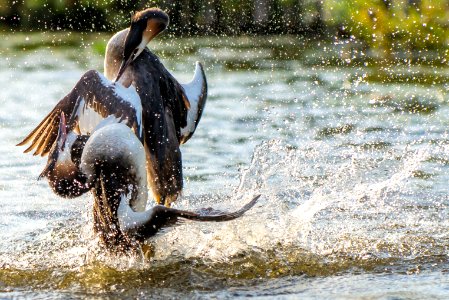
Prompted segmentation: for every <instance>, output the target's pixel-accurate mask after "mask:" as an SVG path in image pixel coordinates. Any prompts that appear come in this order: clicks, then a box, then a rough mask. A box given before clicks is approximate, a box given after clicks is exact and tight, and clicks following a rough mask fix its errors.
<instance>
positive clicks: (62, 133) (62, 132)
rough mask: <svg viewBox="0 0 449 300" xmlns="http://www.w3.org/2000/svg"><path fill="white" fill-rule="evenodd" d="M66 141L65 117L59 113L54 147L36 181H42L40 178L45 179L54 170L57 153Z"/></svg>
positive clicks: (62, 148)
mask: <svg viewBox="0 0 449 300" xmlns="http://www.w3.org/2000/svg"><path fill="white" fill-rule="evenodd" d="M66 140H67V126H66V120H65V115H64V113H63V112H61V117H60V120H59V129H58V136H57V137H56V145H55V146H54V148H53V149H52V151H51V152H50V154H49V155H48V162H47V165H46V166H45V168H44V170H43V171H42V172H41V174H40V175H39V177H38V178H37V180H40V179H42V177H47V175H48V174H49V173H50V172H51V170H53V169H54V168H55V165H56V162H57V161H58V157H59V153H60V152H62V151H64V147H65V142H66Z"/></svg>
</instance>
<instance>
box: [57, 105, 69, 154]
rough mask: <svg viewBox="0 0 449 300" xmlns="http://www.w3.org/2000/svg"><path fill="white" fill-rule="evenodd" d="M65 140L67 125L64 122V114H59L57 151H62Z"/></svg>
mask: <svg viewBox="0 0 449 300" xmlns="http://www.w3.org/2000/svg"><path fill="white" fill-rule="evenodd" d="M66 140H67V123H66V120H65V114H64V113H63V112H61V118H60V120H59V129H58V136H57V137H56V142H57V143H58V145H57V146H58V151H64V147H65V141H66Z"/></svg>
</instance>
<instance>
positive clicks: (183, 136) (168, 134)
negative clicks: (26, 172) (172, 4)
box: [18, 8, 207, 206]
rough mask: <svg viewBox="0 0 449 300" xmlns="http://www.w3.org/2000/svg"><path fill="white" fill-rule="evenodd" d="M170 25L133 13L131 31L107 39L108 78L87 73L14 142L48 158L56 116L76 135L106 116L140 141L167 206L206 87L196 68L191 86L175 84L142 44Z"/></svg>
mask: <svg viewBox="0 0 449 300" xmlns="http://www.w3.org/2000/svg"><path fill="white" fill-rule="evenodd" d="M168 23H169V18H168V15H167V14H166V13H165V12H163V11H162V10H160V9H157V8H149V9H146V10H143V11H141V12H138V13H136V14H135V15H134V16H133V17H132V19H131V26H130V28H127V29H125V30H122V31H120V32H118V33H117V34H115V35H114V36H113V37H112V38H111V39H110V40H109V42H108V45H107V48H106V55H105V64H104V68H105V75H106V77H104V76H103V75H101V74H100V73H99V72H97V71H88V72H86V73H85V74H84V75H83V76H82V77H81V79H80V80H79V81H78V83H77V84H76V85H75V87H74V88H73V90H72V91H71V92H70V93H69V94H68V95H67V96H65V97H64V98H63V99H61V100H60V101H59V103H58V104H57V105H56V106H55V108H54V109H53V110H52V111H51V112H50V113H49V114H48V115H47V116H46V117H45V118H44V120H43V121H42V122H41V123H40V124H39V125H38V126H37V127H36V128H35V129H34V130H33V131H32V132H31V133H30V134H28V136H27V137H26V138H25V139H24V140H23V141H22V142H20V143H19V144H18V145H19V146H21V145H25V144H28V143H30V144H31V145H30V146H29V147H28V148H27V149H26V150H25V152H29V151H32V150H35V152H34V155H43V156H44V155H47V154H48V153H49V151H50V149H51V147H52V146H53V144H54V142H55V140H56V137H57V132H58V127H59V123H60V115H61V112H63V113H64V114H65V115H66V116H67V117H68V121H67V126H68V128H69V130H74V132H76V133H78V134H81V135H89V134H91V132H92V130H93V128H95V126H96V125H97V124H98V123H99V122H103V121H102V120H104V119H107V120H108V121H107V122H109V123H113V122H119V123H125V124H126V125H127V126H129V127H131V128H133V129H134V132H135V134H136V135H137V136H138V137H139V139H140V140H141V141H142V142H143V145H144V149H145V154H146V170H147V178H148V184H149V186H150V188H151V191H152V194H153V196H154V198H155V200H156V202H157V203H158V204H164V205H166V206H170V203H172V202H173V201H175V200H176V199H177V197H178V196H179V194H180V192H181V191H182V188H183V178H182V158H181V152H180V149H179V146H180V145H181V144H183V143H185V142H186V141H187V140H188V139H189V138H190V137H191V136H192V135H193V133H194V132H195V129H196V127H197V125H198V122H199V121H200V118H201V115H202V112H203V109H204V106H205V103H206V98H207V82H206V77H205V74H204V70H203V67H202V65H201V64H200V63H197V65H196V69H195V74H194V77H193V79H192V81H191V82H190V83H187V84H180V83H179V82H178V81H177V80H176V79H175V78H174V77H173V76H172V75H171V74H170V72H168V71H167V69H166V68H165V67H164V66H163V64H162V63H161V62H160V60H159V58H158V57H157V56H156V55H155V54H153V53H152V52H151V51H150V50H149V49H148V48H147V47H146V45H147V44H148V43H149V42H150V41H151V40H152V39H153V38H154V37H155V36H157V35H158V34H159V33H160V32H161V31H163V30H164V29H165V28H166V27H167V26H168ZM114 79H115V80H114ZM112 80H114V81H112Z"/></svg>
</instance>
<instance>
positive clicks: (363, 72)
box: [0, 34, 449, 299]
mask: <svg viewBox="0 0 449 300" xmlns="http://www.w3.org/2000/svg"><path fill="white" fill-rule="evenodd" d="M105 39H107V36H105V35H98V36H97V35H88V36H86V35H73V34H72V35H69V36H65V35H54V36H51V35H40V34H35V35H31V36H26V35H23V36H21V35H14V36H6V37H5V45H6V46H4V48H3V49H1V53H2V56H1V57H2V59H1V60H0V65H1V67H0V78H1V80H0V86H1V89H0V103H1V105H2V108H3V109H2V110H1V111H0V127H1V129H2V130H1V132H0V135H1V140H2V141H3V142H2V143H1V145H0V149H1V153H2V157H1V159H0V178H1V181H0V193H1V194H0V208H1V209H0V229H1V230H0V240H1V241H2V242H1V244H0V293H1V294H0V295H1V297H2V298H3V297H11V298H14V297H32V298H56V297H68V296H72V297H86V296H95V297H98V296H100V297H139V298H146V297H148V298H168V297H171V298H183V297H191V298H211V297H212V298H234V297H254V296H256V297H259V298H270V299H271V298H272V297H278V298H286V299H288V298H298V297H302V298H320V299H321V298H332V299H334V298H337V299H338V298H341V299H359V298H364V299H370V298H383V299H422V298H433V299H444V298H447V297H449V279H448V273H449V230H448V229H449V219H448V215H449V196H448V195H447V182H448V180H449V159H448V157H449V138H448V137H449V135H448V133H449V132H448V130H447V127H448V125H449V105H448V100H449V99H448V96H447V92H446V91H447V88H448V84H447V82H448V81H447V78H448V76H449V69H448V68H447V63H446V62H445V61H444V60H442V59H439V58H438V57H437V55H436V54H433V58H434V60H433V65H432V63H428V64H427V65H423V64H422V65H420V66H416V65H413V64H409V63H408V62H407V61H405V62H404V61H402V63H401V64H400V65H394V66H392V67H389V66H388V65H372V64H373V63H374V62H375V60H374V59H371V58H368V59H365V60H361V58H360V57H361V56H363V55H365V54H363V55H361V54H360V52H357V51H359V50H357V48H356V49H354V48H352V47H351V45H348V44H344V43H342V44H337V45H329V44H327V45H325V44H321V43H318V42H311V43H308V42H304V41H302V40H299V39H296V38H276V39H275V38H270V37H267V38H261V39H249V38H233V39H229V38H228V39H206V38H204V39H187V40H178V39H166V40H162V41H161V40H160V41H156V42H155V43H153V49H154V51H155V53H157V54H158V55H160V56H161V57H162V58H163V61H164V63H165V64H166V66H167V67H168V68H169V69H170V70H172V72H173V74H175V76H176V77H177V78H179V79H180V80H181V81H188V80H189V78H190V77H191V76H192V75H193V68H194V62H195V61H196V60H200V61H203V62H204V64H205V66H206V68H207V75H208V81H209V88H210V89H209V90H210V93H209V98H208V103H207V107H206V110H205V113H204V115H203V118H202V120H201V123H200V126H199V127H198V129H197V131H196V132H195V135H194V137H193V138H192V139H191V140H190V141H189V142H188V143H187V144H186V145H184V146H183V147H182V151H183V158H184V170H185V172H184V173H185V174H184V176H185V191H184V195H183V197H182V198H181V199H180V201H179V202H178V203H177V205H176V206H177V207H178V208H185V209H197V208H201V207H207V206H212V207H215V208H218V209H223V210H231V209H235V208H238V207H240V206H241V205H242V203H244V202H245V201H248V200H249V199H250V198H251V197H252V196H253V195H255V194H259V193H260V194H262V195H263V196H262V198H261V199H260V202H259V204H258V205H256V207H254V208H253V209H252V210H251V211H249V212H248V213H247V214H246V215H245V216H244V217H242V218H240V219H238V220H235V221H232V222H227V223H221V224H197V223H191V222H185V223H183V224H181V225H180V226H177V227H175V228H172V229H169V230H166V231H165V232H164V233H163V234H160V235H158V236H157V237H155V238H154V239H152V240H150V241H148V244H150V245H152V246H153V247H154V254H153V256H152V257H151V258H150V259H147V260H145V259H142V258H141V257H128V256H115V255H112V254H108V253H104V252H102V250H101V248H100V247H99V246H98V241H97V239H96V237H95V234H94V233H93V232H92V221H91V219H92V216H91V214H92V212H91V209H92V199H91V197H90V196H88V195H86V196H84V197H81V198H79V199H74V200H66V199H60V198H58V197H57V196H55V195H53V194H52V192H51V190H50V188H49V187H48V185H47V184H46V182H44V181H37V180H36V178H37V176H38V174H39V173H40V171H41V169H42V168H43V166H44V164H45V158H40V157H33V156H31V155H29V154H28V155H25V154H22V153H21V152H22V151H23V150H24V149H21V148H18V147H15V146H14V145H15V144H16V143H17V142H19V141H20V139H21V138H22V137H24V136H25V134H26V133H27V132H29V131H30V130H31V129H32V128H34V126H35V125H36V124H37V123H38V121H39V120H40V119H41V118H42V117H43V116H44V115H45V114H46V113H47V112H49V111H50V109H51V108H52V107H53V106H54V105H55V103H56V102H57V100H58V99H60V98H61V97H62V96H63V95H64V94H65V93H67V92H68V91H69V90H70V88H71V87H72V86H73V84H74V83H75V82H76V81H77V80H78V78H79V77H80V76H81V74H82V73H83V72H84V71H85V70H87V69H90V68H94V69H98V70H102V57H101V55H100V54H99V53H101V49H102V47H104V43H103V41H104V40H105ZM42 44H43V46H39V45H42ZM354 53H355V54H354ZM366 55H367V56H369V55H370V53H367V54H366ZM372 55H374V54H372ZM426 55H429V56H432V53H427V54H426ZM348 57H349V58H348ZM348 60H349V61H348Z"/></svg>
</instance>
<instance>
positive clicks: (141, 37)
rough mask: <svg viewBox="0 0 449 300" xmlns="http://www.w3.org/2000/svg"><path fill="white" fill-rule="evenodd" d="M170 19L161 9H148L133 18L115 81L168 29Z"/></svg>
mask: <svg viewBox="0 0 449 300" xmlns="http://www.w3.org/2000/svg"><path fill="white" fill-rule="evenodd" d="M169 21H170V19H169V17H168V15H167V14H166V13H165V12H164V11H163V10H161V9H159V8H154V7H153V8H147V9H145V10H143V11H140V12H137V13H135V14H134V15H133V16H132V17H131V27H130V28H129V31H128V35H127V36H126V39H125V47H124V50H123V60H122V64H121V65H120V68H119V71H118V73H117V77H116V78H115V81H118V80H119V79H120V77H121V76H122V75H123V73H124V72H125V70H126V68H127V67H128V66H129V64H130V63H131V62H132V61H133V60H135V59H136V58H137V57H138V56H139V55H140V53H142V51H143V50H144V49H145V47H146V46H147V44H148V43H149V42H150V41H151V40H152V39H153V38H154V37H155V36H157V35H158V34H159V33H161V32H162V31H164V30H165V28H167V26H168V23H169Z"/></svg>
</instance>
